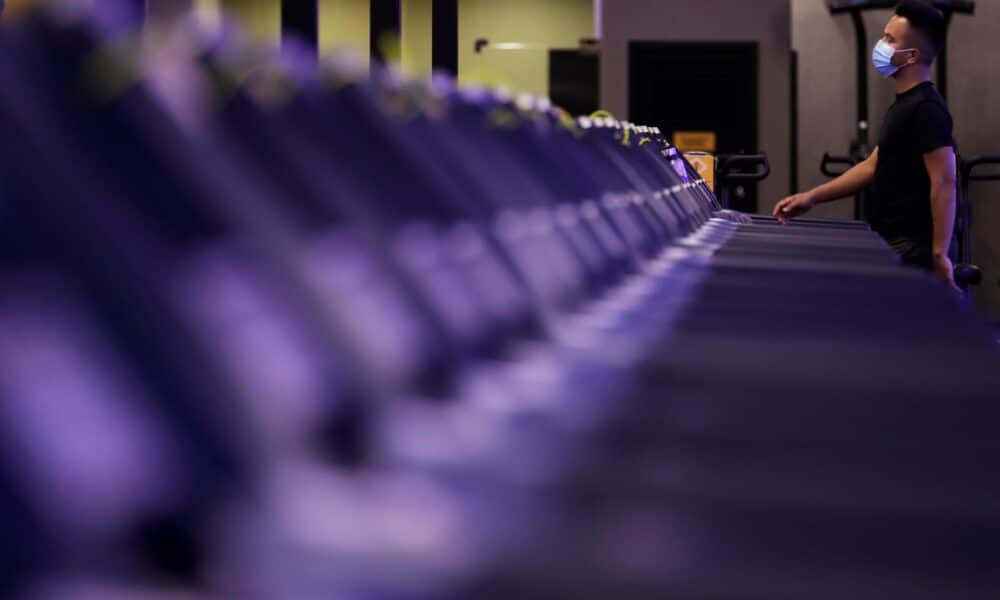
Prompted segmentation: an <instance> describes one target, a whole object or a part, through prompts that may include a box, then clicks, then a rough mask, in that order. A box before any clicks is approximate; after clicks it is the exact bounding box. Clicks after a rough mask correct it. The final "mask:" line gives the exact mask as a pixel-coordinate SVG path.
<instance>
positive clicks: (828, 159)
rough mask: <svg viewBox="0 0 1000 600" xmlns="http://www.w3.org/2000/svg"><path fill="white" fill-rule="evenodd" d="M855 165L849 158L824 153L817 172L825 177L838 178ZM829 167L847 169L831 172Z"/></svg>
mask: <svg viewBox="0 0 1000 600" xmlns="http://www.w3.org/2000/svg"><path fill="white" fill-rule="evenodd" d="M856 164H857V163H856V162H855V161H854V159H853V158H851V157H850V156H830V153H829V152H824V153H823V160H822V162H820V164H819V170H820V172H821V173H823V174H824V175H826V176H827V177H840V176H841V175H843V174H844V173H846V172H848V171H849V170H850V169H851V167H853V166H854V165H856ZM830 165H846V166H847V168H846V169H844V170H843V171H831V170H830Z"/></svg>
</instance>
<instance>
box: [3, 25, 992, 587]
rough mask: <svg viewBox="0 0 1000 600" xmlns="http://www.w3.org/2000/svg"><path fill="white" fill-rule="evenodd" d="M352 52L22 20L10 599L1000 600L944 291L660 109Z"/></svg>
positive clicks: (6, 289)
mask: <svg viewBox="0 0 1000 600" xmlns="http://www.w3.org/2000/svg"><path fill="white" fill-rule="evenodd" d="M286 50H287V49H286ZM314 67H315V65H311V64H309V61H308V60H307V59H304V60H303V59H300V58H299V57H297V56H296V55H295V53H294V52H290V51H286V52H285V53H284V54H283V55H281V54H278V53H276V52H273V51H270V50H266V49H260V48H254V47H253V46H251V45H248V44H245V43H243V42H242V41H241V40H240V39H239V38H238V36H234V35H233V34H231V33H229V32H227V33H225V34H221V35H206V34H204V33H202V32H199V31H198V30H197V29H196V28H195V27H193V26H191V25H187V26H183V27H178V28H175V29H169V30H157V31H152V30H148V31H147V32H146V33H145V34H144V35H137V34H134V33H132V34H129V33H128V32H124V33H123V32H118V33H117V34H115V35H109V34H108V32H107V31H105V30H103V29H102V26H101V24H100V23H99V22H96V21H93V20H91V19H90V18H89V17H88V16H87V15H86V14H84V13H80V12H72V13H68V12H52V11H51V10H49V11H48V12H37V13H35V14H33V15H31V16H29V17H27V18H25V19H24V20H22V21H20V22H18V23H16V24H8V26H7V27H6V28H5V30H4V31H3V32H2V33H0V140H2V141H0V532H2V543H0V597H4V598H8V597H9V598H16V599H19V600H21V599H23V600H35V599H46V600H48V599H53V600H55V599H58V600H63V599H74V600H75V599H88V600H89V599H125V598H129V599H132V598H153V599H163V600H181V599H184V600H188V599H216V598H247V599H255V598H260V599H272V598H273V599H331V598H336V599H352V600H353V599H362V600H369V599H370V600H390V599H391V600H411V599H412V600H432V599H433V600H437V599H455V600H460V599H466V598H470V599H471V598H476V599H480V598H482V599H493V598H496V599H498V600H499V599H510V598H522V599H532V598H538V599H551V598H584V599H590V598H593V599H608V598H618V599H646V598H650V599H652V598H656V599H662V598H670V599H692V600H694V599H698V600H707V599H730V598H732V599H770V600H775V599H784V598H789V599H801V598H808V599H814V600H821V599H827V598H829V599H831V600H834V599H836V600H843V599H844V598H852V599H863V598H878V599H880V600H886V599H892V598H900V599H904V598H905V599H907V600H915V599H922V598H935V599H943V598H948V599H959V598H963V599H964V598H997V597H1000V480H998V475H997V474H998V472H1000V470H998V467H1000V453H998V449H1000V448H998V446H1000V441H998V439H1000V438H998V436H997V418H998V417H1000V406H998V402H997V401H998V400H1000V368H998V366H1000V364H998V362H997V359H998V352H997V348H996V345H995V342H994V341H993V340H992V339H991V335H990V333H989V331H988V330H987V328H986V327H985V326H984V324H983V322H982V321H981V319H980V318H979V317H978V316H977V315H976V314H974V313H973V312H972V311H971V310H970V309H969V308H968V307H967V306H966V305H964V304H963V303H962V302H961V301H960V300H958V299H957V298H956V297H954V295H953V294H952V292H950V290H949V289H948V288H947V287H946V286H944V285H943V284H941V283H939V282H938V281H936V280H935V279H934V278H932V277H931V276H930V275H928V274H926V273H923V272H921V271H917V270H913V269H909V268H905V267H903V266H901V265H900V264H899V263H898V261H897V260H896V258H895V256H894V254H893V253H892V251H891V250H890V249H889V248H888V247H887V246H886V244H885V243H884V242H883V241H882V240H880V239H879V237H878V236H877V235H876V234H874V233H872V232H871V231H870V230H869V228H868V227H867V226H866V225H865V224H863V223H859V222H837V221H823V220H808V219H803V220H800V221H796V222H794V223H792V224H790V225H787V226H781V225H779V224H777V223H776V222H775V221H774V220H773V219H771V218H769V217H763V216H757V215H745V214H739V213H734V212H730V211H725V210H722V209H721V208H720V206H719V204H718V203H717V201H716V198H715V196H714V195H713V193H712V191H711V190H710V189H708V187H707V186H706V185H705V183H704V181H702V180H701V179H700V178H699V177H698V176H697V174H696V173H695V172H694V171H693V170H692V169H691V168H690V166H689V165H688V164H687V162H686V161H685V159H684V158H683V157H682V156H681V155H679V154H678V153H677V152H676V151H675V149H674V148H672V147H671V146H670V144H669V143H668V142H667V141H666V140H665V139H664V137H663V135H662V134H661V132H659V131H658V130H656V129H655V128H651V127H639V126H635V125H631V124H628V123H621V122H618V121H615V120H613V119H610V118H594V119H587V118H571V117H569V116H568V115H566V114H565V113H564V112H562V111H560V110H559V109H558V108H556V107H552V106H549V105H548V104H547V103H546V102H545V101H544V100H541V99H536V98H531V97H527V96H518V97H511V96H510V95H509V94H506V93H504V92H503V91H500V90H492V89H482V88H475V87H463V88H461V89H459V88H457V87H456V86H455V84H454V82H453V81H452V80H451V79H449V78H448V77H444V76H437V77H435V78H433V79H432V80H430V81H423V80H420V81H416V80H412V79H408V78H405V77H403V76H401V75H400V74H399V73H397V72H395V71H394V70H392V69H385V68H381V67H375V68H373V70H372V72H371V75H370V76H369V75H368V72H367V70H363V69H359V68H358V65H357V64H356V63H355V62H353V61H352V60H351V59H350V58H348V57H344V56H335V57H331V58H330V59H329V60H324V61H323V62H322V64H320V65H319V66H318V67H315V68H314ZM678 93H682V92H681V91H680V90H679V91H678ZM662 101H663V102H666V103H669V102H670V101H671V99H670V98H669V97H666V98H662Z"/></svg>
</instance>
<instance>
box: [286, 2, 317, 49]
mask: <svg viewBox="0 0 1000 600" xmlns="http://www.w3.org/2000/svg"><path fill="white" fill-rule="evenodd" d="M317 3H318V0H281V44H282V46H285V43H286V41H289V40H294V42H295V43H298V44H304V45H305V46H306V47H307V48H311V49H312V50H313V54H314V55H316V56H317V57H318V55H319V8H318V6H317Z"/></svg>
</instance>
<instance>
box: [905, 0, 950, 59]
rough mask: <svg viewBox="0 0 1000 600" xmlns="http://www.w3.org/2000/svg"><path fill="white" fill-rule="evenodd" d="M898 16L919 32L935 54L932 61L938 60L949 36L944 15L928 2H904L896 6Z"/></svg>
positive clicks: (917, 0) (915, 0)
mask: <svg viewBox="0 0 1000 600" xmlns="http://www.w3.org/2000/svg"><path fill="white" fill-rule="evenodd" d="M896 15H897V16H899V17H903V18H904V19H906V20H907V21H909V22H910V27H912V28H913V29H914V30H915V31H919V32H920V34H921V35H923V36H924V39H926V40H927V43H929V44H930V46H931V47H930V50H931V51H932V52H933V56H931V57H930V58H931V59H934V58H937V56H938V55H939V54H941V51H942V50H944V46H945V43H946V40H947V36H948V23H947V22H946V21H945V19H944V14H942V13H941V11H940V10H938V9H937V8H935V7H934V5H933V4H931V3H930V2H928V1H927V0H903V1H902V2H900V3H899V4H897V5H896Z"/></svg>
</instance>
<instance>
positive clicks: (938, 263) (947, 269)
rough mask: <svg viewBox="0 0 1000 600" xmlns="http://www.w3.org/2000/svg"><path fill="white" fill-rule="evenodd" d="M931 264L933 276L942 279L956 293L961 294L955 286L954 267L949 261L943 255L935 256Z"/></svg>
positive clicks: (959, 289)
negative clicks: (932, 265)
mask: <svg viewBox="0 0 1000 600" xmlns="http://www.w3.org/2000/svg"><path fill="white" fill-rule="evenodd" d="M933 264H934V274H935V275H937V276H938V277H940V278H941V279H943V280H944V281H945V282H946V283H947V284H948V285H949V286H951V289H952V290H954V291H955V292H956V293H958V294H961V293H962V290H961V288H959V287H958V286H957V285H955V265H953V264H951V259H950V258H948V257H947V256H946V255H944V254H935V255H934V263H933Z"/></svg>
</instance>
